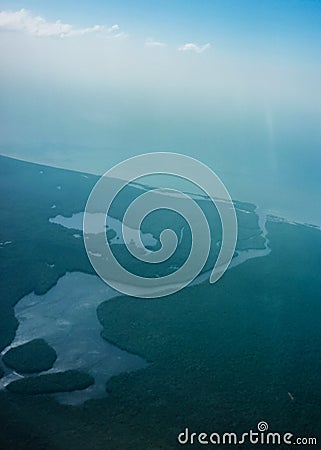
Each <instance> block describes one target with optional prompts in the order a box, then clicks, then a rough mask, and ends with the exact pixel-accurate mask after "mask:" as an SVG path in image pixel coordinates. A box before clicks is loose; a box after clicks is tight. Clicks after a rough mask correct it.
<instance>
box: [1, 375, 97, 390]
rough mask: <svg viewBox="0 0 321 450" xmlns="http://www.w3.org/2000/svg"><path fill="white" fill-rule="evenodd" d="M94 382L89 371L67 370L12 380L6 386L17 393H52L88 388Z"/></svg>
mask: <svg viewBox="0 0 321 450" xmlns="http://www.w3.org/2000/svg"><path fill="white" fill-rule="evenodd" d="M94 382H95V380H94V378H93V377H92V376H91V375H88V374H87V373H84V372H80V371H78V370H67V371H66V372H57V373H49V374H44V375H39V376H37V377H27V378H22V379H20V380H16V381H12V382H11V383H10V384H8V385H7V386H6V388H7V389H8V390H9V391H10V392H15V393H17V394H29V395H30V394H52V393H55V392H71V391H76V390H82V389H86V388H87V387H89V386H91V385H92V384H94Z"/></svg>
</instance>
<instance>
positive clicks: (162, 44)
mask: <svg viewBox="0 0 321 450" xmlns="http://www.w3.org/2000/svg"><path fill="white" fill-rule="evenodd" d="M145 46H146V47H166V44H165V42H160V41H155V40H154V39H151V38H148V39H146V41H145Z"/></svg>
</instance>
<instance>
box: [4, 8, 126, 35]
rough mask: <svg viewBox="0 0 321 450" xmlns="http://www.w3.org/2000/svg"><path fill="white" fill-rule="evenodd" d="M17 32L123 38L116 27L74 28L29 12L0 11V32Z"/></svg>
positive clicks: (22, 10)
mask: <svg viewBox="0 0 321 450" xmlns="http://www.w3.org/2000/svg"><path fill="white" fill-rule="evenodd" d="M1 29H2V30H10V31H18V32H22V33H28V34H31V35H34V36H47V37H48V36H56V37H69V36H81V35H85V34H98V33H100V34H104V35H108V36H111V37H124V36H125V34H124V33H122V32H120V31H119V26H118V25H112V26H111V27H106V26H105V25H94V26H92V27H88V28H76V27H75V26H74V25H71V24H69V23H63V22H61V21H60V20H56V21H55V22H48V21H47V20H46V19H44V18H43V17H41V16H35V15H33V14H32V13H31V12H30V11H27V10H25V9H20V10H19V11H0V30H1Z"/></svg>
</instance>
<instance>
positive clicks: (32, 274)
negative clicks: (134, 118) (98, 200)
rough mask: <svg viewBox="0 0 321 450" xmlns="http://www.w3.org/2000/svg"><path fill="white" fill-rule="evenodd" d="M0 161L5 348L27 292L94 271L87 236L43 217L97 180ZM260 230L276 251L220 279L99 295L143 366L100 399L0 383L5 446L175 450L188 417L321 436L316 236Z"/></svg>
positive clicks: (112, 330)
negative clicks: (80, 399) (75, 399)
mask: <svg viewBox="0 0 321 450" xmlns="http://www.w3.org/2000/svg"><path fill="white" fill-rule="evenodd" d="M4 159H5V160H6V161H5V162H4V161H3V160H4ZM0 161H2V163H1V164H0V169H1V177H0V183H1V187H2V192H3V193H4V195H3V196H2V197H1V199H0V202H1V208H2V212H3V214H1V215H0V224H1V227H0V233H2V235H1V241H2V242H3V241H4V240H7V239H8V240H12V241H13V243H12V244H10V246H9V245H8V246H4V247H3V248H2V249H1V252H2V255H3V256H4V258H2V259H1V260H0V265H1V266H0V268H1V274H2V276H1V284H0V287H1V302H0V348H4V347H1V346H3V345H5V344H6V342H7V343H10V341H11V339H12V338H13V336H14V330H15V326H16V322H15V319H14V314H13V306H14V304H15V303H16V302H17V301H18V300H19V299H20V298H21V297H22V296H24V295H26V294H27V293H28V292H31V291H32V290H36V292H38V293H42V292H45V291H46V290H47V289H49V288H50V287H51V286H52V285H53V284H54V283H56V281H57V279H58V278H59V277H60V276H62V275H63V274H64V273H65V272H66V271H74V270H79V271H83V272H91V270H92V269H91V267H90V264H89V262H88V260H87V258H86V254H85V252H84V249H83V243H82V240H81V239H75V238H73V232H74V231H73V230H67V229H65V228H63V227H61V226H58V225H54V224H50V223H49V222H48V218H49V217H52V216H53V215H56V214H63V215H71V214H72V213H73V212H77V211H81V210H82V209H83V207H84V203H85V200H86V198H87V197H86V196H87V194H88V193H89V190H90V186H92V185H93V183H94V178H88V179H85V178H81V176H80V174H75V173H72V172H67V171H58V170H55V169H50V168H46V167H42V166H36V165H27V164H25V163H19V162H13V161H8V160H7V159H6V158H0ZM17 166H19V167H20V168H19V167H18V168H17ZM40 169H41V170H43V171H44V175H45V174H49V177H48V180H47V181H46V179H45V178H47V177H44V178H43V179H41V175H39V170H40ZM29 171H30V174H29V175H28V173H29ZM58 180H59V181H58ZM80 182H83V184H82V183H80ZM41 183H43V184H41ZM57 184H60V185H61V186H62V189H61V190H60V191H57V189H56V185H57ZM84 185H85V186H86V188H84ZM77 186H78V187H77ZM60 194H61V195H60ZM59 195H60V197H59ZM53 203H55V204H56V205H57V207H56V209H55V210H54V212H53V210H51V204H53ZM238 206H239V208H240V209H246V210H247V211H249V212H251V214H249V213H245V212H242V211H240V212H239V213H238V220H239V224H240V226H241V236H240V239H239V242H241V241H242V240H245V241H246V240H251V239H252V237H253V239H254V237H256V236H259V235H258V234H257V222H258V217H257V215H256V214H255V207H254V206H253V205H243V204H241V203H240V204H238ZM204 207H205V206H204ZM206 207H207V206H206ZM119 212H120V211H116V212H115V214H116V213H117V214H118V213H119ZM150 220H153V219H152V218H151V219H150ZM154 220H155V221H156V219H155V218H154ZM147 225H148V224H147V223H146V224H144V226H146V231H148V229H147V228H148V227H147ZM156 225H157V226H158V227H159V230H160V229H161V228H162V223H157V224H156ZM156 225H155V226H156ZM245 230H246V231H245ZM267 231H268V239H269V242H270V247H271V250H272V251H271V253H270V254H269V255H267V256H265V257H263V258H257V259H251V260H248V261H247V262H245V263H244V264H241V265H239V266H237V267H234V268H232V269H230V270H229V271H228V272H227V273H226V274H225V275H224V277H222V279H221V280H220V281H219V282H218V283H216V284H214V285H210V284H209V283H208V282H204V283H203V284H201V285H199V286H194V287H192V288H188V289H184V290H183V291H181V292H179V293H177V294H175V295H172V296H170V297H166V298H162V299H154V300H142V299H133V298H127V297H122V298H119V297H118V298H117V299H114V300H111V301H109V302H107V303H104V304H103V305H101V306H100V307H99V309H98V315H99V319H100V321H101V323H102V325H103V336H104V338H105V339H108V340H109V341H111V342H114V343H115V344H116V345H118V346H120V347H123V348H125V349H128V350H129V351H132V352H134V353H138V354H140V355H142V356H144V357H145V358H146V359H147V360H148V361H149V362H150V364H149V365H148V367H147V368H146V369H144V370H140V371H137V372H132V373H127V374H122V375H120V376H117V377H114V378H113V379H112V380H110V381H109V382H108V383H107V390H108V396H107V397H106V398H102V399H96V400H91V401H90V402H87V403H86V404H85V405H83V406H82V407H78V408H75V407H69V406H66V405H61V404H59V403H57V402H56V401H55V400H54V399H52V398H50V397H49V396H35V395H34V396H33V395H15V394H13V393H12V392H10V391H9V390H3V391H0V423H1V433H0V448H4V449H6V450H10V449H15V450H16V449H18V450H20V449H21V450H22V449H26V448H32V449H33V450H38V449H44V448H46V449H57V448H59V449H62V450H64V449H68V450H76V449H77V450H87V449H88V448H90V449H93V450H101V449H105V448H108V449H109V448H110V449H117V450H129V449H139V450H140V449H148V450H149V449H151V450H160V449H162V450H174V449H178V448H181V446H180V445H179V444H178V442H177V434H178V433H179V432H181V431H183V430H184V428H185V427H189V428H190V430H192V431H196V432H199V431H205V432H209V433H210V432H227V431H231V432H233V431H234V432H239V433H243V432H248V431H249V430H250V429H253V430H255V431H256V426H257V423H258V422H259V421H261V420H265V421H266V422H268V424H269V430H270V431H279V432H291V433H293V434H294V435H295V436H316V437H318V438H319V439H320V435H319V430H320V425H321V423H320V408H321V396H320V372H321V357H320V355H321V344H320V343H321V326H320V317H321V303H320V298H321V272H320V267H321V250H320V249H321V233H320V231H319V230H317V229H314V228H307V227H304V226H295V225H290V224H287V223H277V222H272V221H271V222H268V224H267ZM238 245H239V244H238ZM242 245H243V244H242ZM9 247H10V248H9ZM121 247H122V246H118V247H117V248H118V251H121V249H120V248H121ZM47 262H48V263H54V264H55V267H54V268H53V269H51V268H49V267H48V266H47V265H46V263H47ZM26 267H27V268H28V270H26ZM39 378H40V377H37V378H35V380H37V379H38V381H39ZM33 383H36V384H37V383H38V382H37V381H33ZM37 385H38V386H39V384H37ZM9 389H10V388H9ZM289 393H290V394H291V396H292V397H293V399H292V397H291V396H290V395H289ZM203 447H204V446H202V447H201V448H203ZM287 447H288V446H287ZM193 448H199V446H197V445H196V444H195V445H194V446H193ZM278 448H282V446H279V447H278Z"/></svg>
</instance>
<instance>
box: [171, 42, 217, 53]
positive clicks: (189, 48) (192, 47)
mask: <svg viewBox="0 0 321 450" xmlns="http://www.w3.org/2000/svg"><path fill="white" fill-rule="evenodd" d="M210 47H211V44H210V43H209V42H208V43H207V44H204V45H201V46H199V45H197V44H193V42H189V43H187V44H184V45H181V46H180V47H178V50H179V51H180V52H195V53H204V52H205V50H207V49H209V48H210Z"/></svg>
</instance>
